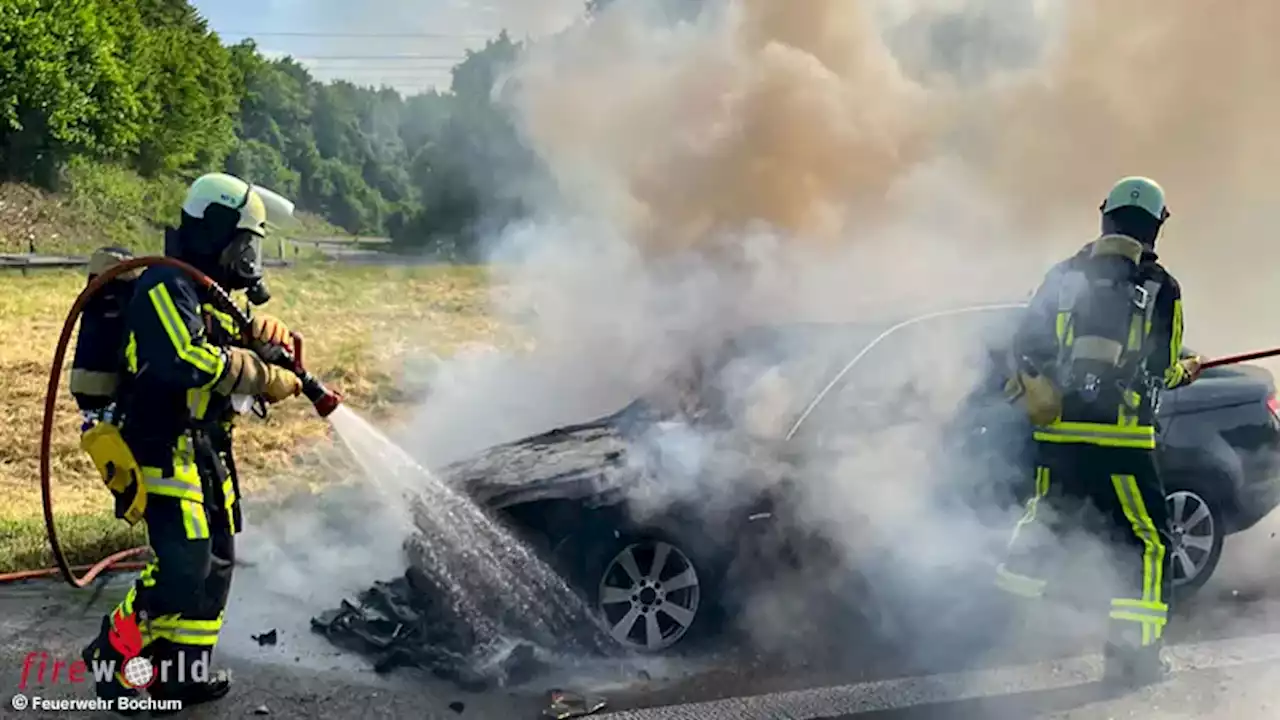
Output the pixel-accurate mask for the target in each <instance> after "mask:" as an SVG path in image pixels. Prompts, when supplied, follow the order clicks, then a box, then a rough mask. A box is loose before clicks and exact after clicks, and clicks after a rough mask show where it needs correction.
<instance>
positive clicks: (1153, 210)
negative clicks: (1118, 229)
mask: <svg viewBox="0 0 1280 720" xmlns="http://www.w3.org/2000/svg"><path fill="white" fill-rule="evenodd" d="M1126 207H1134V208H1139V209H1141V210H1144V211H1146V213H1147V214H1148V215H1150V216H1151V217H1152V218H1154V219H1155V220H1156V221H1157V222H1164V221H1165V220H1167V219H1168V218H1169V209H1168V208H1167V207H1165V204H1164V188H1162V187H1160V184H1159V183H1157V182H1156V181H1155V180H1152V179H1151V178H1145V177H1139V176H1136V175H1131V176H1129V177H1126V178H1121V179H1120V181H1119V182H1117V183H1116V184H1115V185H1113V186H1112V187H1111V192H1109V193H1107V199H1106V200H1104V201H1103V202H1102V208H1101V210H1102V214H1103V215H1106V214H1107V213H1109V212H1111V211H1113V210H1119V209H1120V208H1126Z"/></svg>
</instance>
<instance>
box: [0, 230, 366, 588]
mask: <svg viewBox="0 0 1280 720" xmlns="http://www.w3.org/2000/svg"><path fill="white" fill-rule="evenodd" d="M159 265H167V266H169V267H172V268H176V269H178V270H181V271H182V272H184V273H186V275H187V276H188V277H189V278H191V280H192V281H193V282H195V283H196V285H198V286H200V288H202V289H204V290H205V291H207V292H208V293H209V294H210V296H212V297H213V299H214V301H215V302H216V303H217V304H218V305H220V306H221V309H222V310H224V311H226V312H227V313H229V314H230V315H231V317H232V318H233V319H234V321H235V322H236V325H237V327H238V328H239V330H240V334H241V337H242V339H243V340H244V341H245V342H246V344H248V345H249V347H251V348H252V349H253V350H254V351H255V352H257V353H259V354H260V355H263V354H265V357H263V359H264V360H265V361H267V362H271V363H273V364H276V365H279V366H281V367H285V368H287V369H289V370H291V371H293V372H294V373H295V374H297V375H298V378H299V379H300V380H301V381H302V392H303V394H304V395H305V396H306V398H307V399H308V400H310V401H311V403H312V405H314V406H315V408H316V412H317V413H319V415H320V417H328V416H329V415H330V414H332V413H333V411H334V410H336V409H337V408H338V406H339V405H340V404H341V403H342V396H341V395H340V394H339V393H337V392H336V391H333V390H330V389H329V388H327V387H325V385H324V383H322V382H320V380H318V379H316V377H315V376H314V375H312V374H311V373H310V372H308V371H307V370H306V369H305V368H304V367H303V363H302V336H301V335H298V334H294V336H293V345H294V347H293V348H292V349H289V348H284V347H280V346H277V345H266V344H263V343H259V342H257V341H256V340H254V339H253V338H252V334H251V333H252V321H251V319H250V318H249V316H248V315H246V314H245V312H244V311H243V310H241V309H240V308H239V307H237V306H236V304H235V303H234V302H233V301H232V300H231V296H229V295H228V294H227V292H226V291H225V290H223V289H222V288H221V287H219V286H218V284H217V283H215V282H214V281H213V279H212V278H210V277H209V276H208V275H206V274H205V273H203V272H201V271H200V270H198V269H196V268H195V267H193V266H191V265H189V264H187V263H185V262H182V261H181V260H178V259H176V258H171V257H164V256H148V257H139V258H128V259H125V260H121V261H120V262H119V263H116V264H115V265H112V266H111V267H109V268H106V269H104V270H103V271H102V272H101V273H99V274H98V275H97V276H96V277H94V278H93V279H91V280H90V281H89V283H88V285H86V286H85V288H84V290H81V291H80V295H79V296H77V297H76V299H75V302H74V303H72V305H71V309H70V310H69V311H68V312H67V318H66V321H65V322H64V323H63V325H62V333H61V335H59V336H58V345H57V348H56V349H55V350H54V353H53V362H52V363H51V365H50V368H49V385H48V389H47V390H46V392H45V398H44V423H43V425H42V426H41V430H40V495H41V500H42V502H43V505H44V522H45V530H46V531H47V533H48V537H49V549H50V551H51V552H52V553H53V559H54V561H55V562H56V563H57V568H56V569H49V570H35V571H28V572H23V573H13V574H10V575H3V576H0V581H4V580H19V579H28V578H34V577H46V576H49V575H53V574H59V573H60V574H61V575H62V578H63V579H64V580H66V581H67V583H68V584H69V585H71V586H73V587H77V588H83V587H85V586H87V585H88V584H89V583H90V582H92V581H93V579H94V578H95V577H97V576H98V575H100V574H101V573H102V572H103V571H105V570H107V569H108V568H112V567H115V568H118V569H136V568H137V567H138V566H139V565H140V564H139V563H137V562H136V561H135V562H130V563H125V561H126V560H129V559H130V558H134V557H138V556H141V555H143V554H145V553H147V552H149V548H147V547H136V548H132V549H129V550H124V551H121V552H118V553H114V554H112V555H109V556H108V557H106V558H103V559H102V560H100V561H98V562H97V563H95V564H94V565H91V566H88V567H87V568H73V567H72V566H71V565H70V564H69V563H68V562H67V558H66V555H65V554H63V552H62V546H61V545H60V544H59V543H58V532H57V528H56V526H55V524H54V519H53V494H52V482H51V478H52V472H51V470H50V466H51V464H52V463H51V458H50V455H51V453H50V450H51V445H52V441H51V438H52V436H53V424H54V416H55V414H56V410H57V405H58V386H59V384H60V381H61V379H62V367H63V363H64V362H65V360H66V355H67V349H68V347H69V346H70V344H71V335H72V333H73V332H74V331H75V327H76V323H77V322H78V321H79V319H80V316H81V314H83V313H84V309H85V307H86V306H87V305H88V304H89V301H90V300H91V299H92V298H93V296H94V295H95V294H97V292H98V291H99V290H101V289H102V288H103V287H105V286H106V285H107V284H108V283H110V282H111V281H112V280H115V279H116V278H117V277H119V276H121V275H123V274H125V273H128V272H130V271H133V270H136V269H139V268H144V267H154V266H159ZM78 569H83V570H84V574H83V575H79V576H77V575H76V570H78Z"/></svg>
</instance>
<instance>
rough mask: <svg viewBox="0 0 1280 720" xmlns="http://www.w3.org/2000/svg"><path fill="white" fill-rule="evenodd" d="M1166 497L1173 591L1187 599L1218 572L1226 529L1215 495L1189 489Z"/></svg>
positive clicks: (1182, 489)
mask: <svg viewBox="0 0 1280 720" xmlns="http://www.w3.org/2000/svg"><path fill="white" fill-rule="evenodd" d="M1167 493H1168V494H1167V496H1166V504H1167V505H1168V508H1169V555H1170V558H1169V561H1170V566H1171V572H1172V573H1173V590H1174V593H1175V594H1176V595H1179V596H1183V597H1186V596H1187V594H1189V593H1191V592H1194V591H1195V590H1197V589H1199V588H1200V587H1201V586H1203V585H1204V584H1205V583H1206V582H1208V581H1209V578H1210V576H1212V575H1213V571H1214V570H1215V569H1216V568H1217V566H1218V560H1219V559H1220V558H1221V556H1222V543H1223V540H1224V539H1225V537H1226V532H1225V531H1226V525H1225V522H1224V519H1223V516H1222V510H1221V508H1220V507H1219V503H1218V502H1217V501H1216V498H1215V497H1214V496H1213V495H1212V494H1210V493H1207V492H1204V491H1201V490H1197V489H1194V488H1191V487H1186V486H1183V487H1176V486H1175V487H1174V488H1172V489H1169V490H1168V491H1167Z"/></svg>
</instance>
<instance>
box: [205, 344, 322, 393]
mask: <svg viewBox="0 0 1280 720" xmlns="http://www.w3.org/2000/svg"><path fill="white" fill-rule="evenodd" d="M213 390H214V392H217V393H220V394H222V395H254V396H261V397H262V398H264V399H265V400H266V401H267V402H272V403H277V402H280V401H281V400H287V399H288V398H291V397H296V396H297V395H299V394H301V393H302V381H301V380H299V379H298V376H297V375H295V374H293V373H292V372H290V371H289V370H286V369H284V368H282V367H279V366H276V365H268V364H267V363H266V362H265V361H264V360H263V359H262V358H260V357H258V355H257V353H255V352H253V351H252V350H246V349H244V348H238V347H232V348H227V363H226V369H225V370H224V371H223V373H222V377H221V378H219V379H218V382H217V383H215V384H214V386H213Z"/></svg>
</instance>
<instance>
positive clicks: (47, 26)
mask: <svg viewBox="0 0 1280 720" xmlns="http://www.w3.org/2000/svg"><path fill="white" fill-rule="evenodd" d="M589 10H590V9H589ZM520 49H521V45H520V43H518V42H515V41H513V40H512V39H511V38H510V37H509V36H508V35H507V34H506V33H505V32H503V33H501V34H499V35H498V36H497V37H495V38H493V39H492V40H490V41H489V42H488V43H487V44H486V45H485V46H484V48H483V49H480V50H476V51H468V52H467V54H466V56H465V58H464V59H463V60H462V61H461V62H460V63H459V64H458V65H457V66H455V67H454V68H453V70H452V84H451V86H450V88H449V89H448V90H445V91H436V90H432V91H427V92H423V93H419V94H415V95H411V96H408V97H406V96H404V95H402V94H400V93H399V92H397V91H396V90H394V89H392V88H388V87H381V88H375V87H361V86H357V85H355V84H353V83H351V82H345V81H333V82H319V81H317V80H316V79H315V78H313V77H312V76H311V74H310V72H309V71H308V70H307V68H306V67H304V66H303V65H301V64H299V63H298V62H296V61H295V60H293V59H291V58H283V59H269V58H267V57H265V56H263V54H262V53H260V52H259V51H258V48H257V47H256V45H255V44H254V42H253V41H252V40H248V41H244V42H240V43H238V44H232V45H227V44H224V43H223V42H222V41H221V39H220V38H219V37H218V35H217V34H216V33H214V32H212V31H211V30H210V28H209V27H208V25H207V23H206V22H205V20H204V19H203V18H202V17H201V16H200V15H199V13H198V12H197V11H196V10H195V9H194V8H193V7H192V6H191V5H190V4H189V3H188V2H187V0H5V1H4V2H0V180H6V181H18V182H27V183H32V184H35V185H38V186H42V187H45V188H49V189H53V190H56V189H59V185H60V183H62V182H63V180H64V177H65V169H66V167H67V166H68V163H72V162H76V161H85V160H89V161H93V162H100V163H106V164H110V165H111V166H112V167H123V168H128V169H129V170H130V171H132V172H135V173H137V174H139V175H141V176H142V177H144V178H150V179H169V180H170V181H171V180H172V179H173V178H182V179H184V180H186V179H191V178H194V177H196V176H198V175H199V174H201V173H203V172H207V171H210V170H225V171H227V172H231V173H234V174H236V175H239V176H241V177H244V178H246V179H248V180H251V181H252V182H256V183H259V184H262V185H264V186H267V187H270V188H272V189H274V190H277V191H278V192H281V193H283V194H285V195H286V196H288V197H290V198H292V199H293V200H295V202H296V203H297V205H298V207H299V208H300V209H302V210H306V211H309V212H312V213H315V214H318V215H320V216H322V217H324V218H325V219H327V220H328V221H329V222H331V223H333V224H335V225H337V226H339V227H341V228H343V229H345V230H347V231H349V232H351V233H354V234H366V235H374V234H376V235H389V236H391V237H392V238H393V239H395V240H396V241H397V242H398V243H399V244H401V245H404V246H409V247H418V248H424V249H430V250H433V251H436V252H441V253H446V254H455V255H465V254H467V252H468V250H469V249H471V247H472V243H473V242H474V239H475V237H476V236H477V235H479V234H480V233H481V232H483V231H484V229H485V228H481V227H479V226H478V223H479V222H481V221H482V219H483V220H486V221H489V222H499V223H500V222H504V221H505V220H508V219H511V218H513V217H515V216H518V215H519V214H520V213H522V212H523V211H524V208H523V207H522V206H521V203H520V202H519V199H518V194H517V193H514V192H510V188H508V187H505V179H506V178H513V177H518V176H521V174H525V173H528V172H533V171H535V170H536V166H535V160H534V158H533V157H532V155H531V154H530V153H529V152H528V151H527V150H526V149H525V148H524V147H523V146H522V145H521V143H520V142H519V141H518V138H517V135H516V132H515V130H514V128H513V127H512V125H511V122H510V120H509V119H508V118H507V117H506V115H505V114H504V113H503V112H502V110H501V109H500V108H498V107H496V106H495V104H494V103H493V101H492V98H491V94H492V89H493V87H494V82H495V79H496V78H497V77H498V75H499V73H500V72H501V71H502V69H503V67H504V66H505V65H507V64H509V63H511V62H512V61H514V60H515V58H516V56H517V54H518V53H519V52H520Z"/></svg>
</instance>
